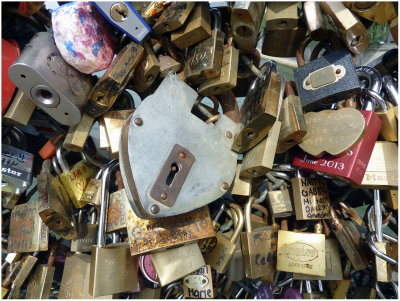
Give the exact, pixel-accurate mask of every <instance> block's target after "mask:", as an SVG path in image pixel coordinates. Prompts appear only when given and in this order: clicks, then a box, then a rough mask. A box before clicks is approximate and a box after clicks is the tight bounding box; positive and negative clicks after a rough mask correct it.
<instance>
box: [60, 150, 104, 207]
mask: <svg viewBox="0 0 400 301" xmlns="http://www.w3.org/2000/svg"><path fill="white" fill-rule="evenodd" d="M62 151H63V149H62V146H61V145H59V146H58V147H57V151H56V157H57V161H58V164H59V165H60V167H61V170H62V173H61V174H60V175H59V177H60V181H61V183H62V184H63V185H64V187H65V190H66V191H67V193H68V196H69V198H70V199H71V202H72V204H73V205H74V207H75V208H82V207H83V206H85V205H86V204H84V203H82V202H81V201H80V200H81V197H82V194H83V192H84V191H85V188H86V186H87V184H88V183H89V181H90V179H91V178H93V177H94V175H95V174H96V172H97V168H96V167H95V166H94V165H92V164H90V163H89V162H87V161H85V160H82V161H79V162H78V163H76V164H75V165H74V166H72V168H71V167H69V165H68V162H66V160H65V158H64V155H63V153H62Z"/></svg>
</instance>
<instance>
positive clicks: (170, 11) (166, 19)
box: [153, 2, 196, 33]
mask: <svg viewBox="0 0 400 301" xmlns="http://www.w3.org/2000/svg"><path fill="white" fill-rule="evenodd" d="M195 4H196V3H195V2H174V3H172V4H171V5H170V6H168V7H167V9H165V10H164V11H163V13H162V14H161V16H160V17H159V18H158V20H157V22H156V24H154V26H153V31H154V32H155V33H166V32H170V31H174V30H175V29H178V28H179V27H181V26H182V25H183V23H185V21H186V19H187V18H188V16H189V14H190V12H191V11H192V9H193V8H194V6H195Z"/></svg>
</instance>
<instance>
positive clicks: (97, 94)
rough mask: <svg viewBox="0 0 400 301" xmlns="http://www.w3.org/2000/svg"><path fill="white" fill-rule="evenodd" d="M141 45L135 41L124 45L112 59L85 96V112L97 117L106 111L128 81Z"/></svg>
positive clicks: (139, 57) (138, 56) (138, 57)
mask: <svg viewBox="0 0 400 301" xmlns="http://www.w3.org/2000/svg"><path fill="white" fill-rule="evenodd" d="M143 53H144V50H143V47H142V46H140V45H139V44H136V43H135V42H131V43H129V44H128V45H126V46H125V47H124V48H123V49H122V50H121V51H120V52H119V53H118V55H117V56H116V57H115V59H114V60H113V61H112V63H111V65H110V67H108V68H107V70H106V72H105V73H104V74H103V76H102V77H101V78H100V79H99V81H98V82H97V83H96V85H95V86H94V87H93V89H92V90H91V91H90V94H89V96H88V98H87V104H86V107H85V111H86V113H88V114H89V115H90V116H92V117H99V116H100V115H102V114H104V113H105V112H107V111H108V110H109V109H110V108H111V107H112V105H113V104H114V102H115V101H116V100H117V98H118V96H119V95H120V94H121V93H122V91H123V90H124V89H125V86H126V85H127V83H128V82H129V81H130V79H131V78H132V75H133V71H134V70H135V68H136V66H137V65H138V64H139V62H140V60H141V59H142V57H143Z"/></svg>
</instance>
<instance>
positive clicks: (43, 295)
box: [25, 243, 57, 299]
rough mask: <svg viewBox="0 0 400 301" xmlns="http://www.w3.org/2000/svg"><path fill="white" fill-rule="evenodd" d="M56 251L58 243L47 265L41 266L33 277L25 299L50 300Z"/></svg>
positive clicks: (52, 247)
mask: <svg viewBox="0 0 400 301" xmlns="http://www.w3.org/2000/svg"><path fill="white" fill-rule="evenodd" d="M56 250H57V243H53V244H52V245H51V247H50V250H49V258H48V260H47V265H45V264H41V265H39V266H38V267H37V268H36V271H35V273H34V274H33V276H32V277H31V278H30V279H29V283H28V287H27V289H26V295H25V299H48V298H49V297H50V289H51V285H52V283H53V278H54V273H55V271H56V268H55V267H54V262H55V259H56Z"/></svg>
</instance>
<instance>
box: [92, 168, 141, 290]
mask: <svg viewBox="0 0 400 301" xmlns="http://www.w3.org/2000/svg"><path fill="white" fill-rule="evenodd" d="M118 167H119V163H118V162H117V161H116V160H112V161H110V162H109V163H107V165H106V166H105V167H104V171H103V176H102V186H101V204H100V217H99V226H98V234H97V244H96V245H93V246H92V255H91V264H90V281H89V294H90V295H91V296H93V297H97V296H103V295H109V294H116V293H121V292H125V291H130V290H133V289H135V288H136V286H137V277H138V258H137V257H131V254H130V252H129V245H128V243H117V244H112V245H106V210H107V207H108V200H109V195H108V189H109V184H110V178H111V174H112V172H113V171H114V170H115V169H116V168H118Z"/></svg>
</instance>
